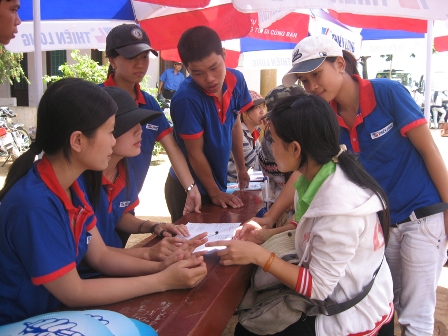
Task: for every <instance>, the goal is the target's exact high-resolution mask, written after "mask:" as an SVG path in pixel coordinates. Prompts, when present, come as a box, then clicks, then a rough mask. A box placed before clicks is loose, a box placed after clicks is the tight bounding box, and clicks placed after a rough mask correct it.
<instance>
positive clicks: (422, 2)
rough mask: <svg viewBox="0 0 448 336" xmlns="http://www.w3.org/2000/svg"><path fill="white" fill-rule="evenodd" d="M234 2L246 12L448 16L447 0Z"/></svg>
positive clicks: (424, 17)
mask: <svg viewBox="0 0 448 336" xmlns="http://www.w3.org/2000/svg"><path fill="white" fill-rule="evenodd" d="M232 3H233V5H234V6H235V8H236V9H238V10H239V11H241V12H244V13H256V12H261V11H274V10H284V11H287V10H297V9H312V8H327V9H332V10H335V11H337V12H339V13H352V14H364V15H374V16H390V17H402V18H414V19H423V20H429V19H432V20H446V18H447V17H448V1H445V0H406V1H405V0H387V1H384V0H383V1H382V0H371V1H354V0H338V1H337V0H301V1H297V0H282V1H278V0H232Z"/></svg>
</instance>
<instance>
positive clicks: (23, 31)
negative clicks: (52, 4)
mask: <svg viewBox="0 0 448 336" xmlns="http://www.w3.org/2000/svg"><path fill="white" fill-rule="evenodd" d="M122 23H134V22H133V21H120V20H110V21H63V20H61V21H41V43H42V51H48V50H72V49H106V36H107V34H108V33H109V31H110V30H111V29H112V28H113V27H115V26H117V25H120V24H122ZM18 30H19V32H18V34H17V35H16V38H14V39H12V40H11V42H10V43H9V44H8V45H6V49H8V50H9V51H11V52H16V53H18V52H33V51H34V39H33V36H34V31H33V23H32V22H22V24H20V25H19V26H18Z"/></svg>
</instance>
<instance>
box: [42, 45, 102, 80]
mask: <svg viewBox="0 0 448 336" xmlns="http://www.w3.org/2000/svg"><path fill="white" fill-rule="evenodd" d="M71 56H72V58H73V59H74V60H75V61H76V63H74V64H67V62H66V63H64V64H62V65H61V66H60V67H59V71H61V72H62V76H44V81H45V82H46V83H50V82H55V81H58V80H60V79H62V78H68V77H75V78H82V79H85V80H88V81H90V82H93V83H96V84H99V83H103V82H104V81H105V80H106V78H107V68H108V66H107V65H99V63H98V62H96V61H94V60H93V59H91V58H90V56H89V55H81V54H80V52H79V50H73V51H72V53H71Z"/></svg>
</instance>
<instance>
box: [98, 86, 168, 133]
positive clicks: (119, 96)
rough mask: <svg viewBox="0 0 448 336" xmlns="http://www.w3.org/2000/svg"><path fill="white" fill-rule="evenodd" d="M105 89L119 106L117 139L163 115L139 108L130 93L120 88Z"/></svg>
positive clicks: (116, 119) (116, 129) (110, 87)
mask: <svg viewBox="0 0 448 336" xmlns="http://www.w3.org/2000/svg"><path fill="white" fill-rule="evenodd" d="M103 89H104V90H105V91H106V92H107V93H108V94H109V95H110V96H111V97H112V99H113V100H114V101H115V103H116V104H117V106H118V111H117V114H116V115H115V129H114V137H115V138H118V137H119V136H121V135H123V134H125V133H126V132H127V131H129V130H130V129H131V128H132V127H134V126H135V125H137V124H141V125H143V124H145V123H147V122H149V121H151V120H153V119H155V118H157V117H160V116H161V115H162V114H163V113H162V112H160V111H151V110H145V109H141V108H139V107H138V105H137V103H136V102H135V100H134V99H133V98H132V97H131V95H130V94H129V92H127V91H125V90H123V89H120V88H119V87H116V86H107V87H104V88H103Z"/></svg>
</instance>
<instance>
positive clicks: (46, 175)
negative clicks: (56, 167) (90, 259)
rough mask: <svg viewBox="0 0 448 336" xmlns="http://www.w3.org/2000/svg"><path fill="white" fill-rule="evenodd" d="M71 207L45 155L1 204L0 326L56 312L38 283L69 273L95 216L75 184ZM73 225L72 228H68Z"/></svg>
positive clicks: (53, 302)
mask: <svg viewBox="0 0 448 336" xmlns="http://www.w3.org/2000/svg"><path fill="white" fill-rule="evenodd" d="M70 192H71V196H72V200H73V203H72V202H71V201H70V200H69V198H68V197H67V195H66V194H65V191H64V190H63V188H62V187H61V185H60V184H59V182H58V180H57V178H56V176H55V174H54V171H53V168H52V166H51V164H50V162H49V161H48V159H47V158H46V156H45V155H44V156H43V158H42V160H40V161H38V162H37V163H35V164H34V166H33V168H32V169H30V170H29V171H28V173H27V174H26V175H25V176H23V177H22V178H21V179H20V180H19V181H18V182H17V183H16V184H14V186H13V187H12V188H11V189H10V190H9V191H8V193H7V194H6V196H5V197H4V198H3V200H2V202H1V204H0V213H1V214H2V215H1V216H0V325H4V324H8V323H13V322H17V321H20V320H23V319H26V318H28V317H31V316H34V315H38V314H43V313H46V312H49V311H53V310H55V309H57V308H58V307H59V305H60V301H59V300H58V299H57V298H56V297H54V296H53V295H52V294H51V293H50V292H49V291H48V290H47V289H45V287H44V286H43V284H45V283H48V282H51V281H53V280H56V279H58V278H59V277H61V276H63V275H65V274H67V273H68V272H69V271H71V270H72V269H74V268H75V267H76V266H77V265H78V264H79V262H80V261H81V259H82V258H83V257H84V255H85V253H86V251H87V244H88V242H89V240H90V237H91V235H90V233H88V232H87V231H89V230H91V229H92V228H93V227H94V226H95V224H96V217H95V215H94V213H93V210H92V208H91V206H90V204H89V203H88V202H87V200H86V198H85V195H84V190H83V189H82V187H81V186H80V185H79V184H78V182H77V181H75V183H73V185H72V186H71V187H70ZM71 223H73V225H71Z"/></svg>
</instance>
